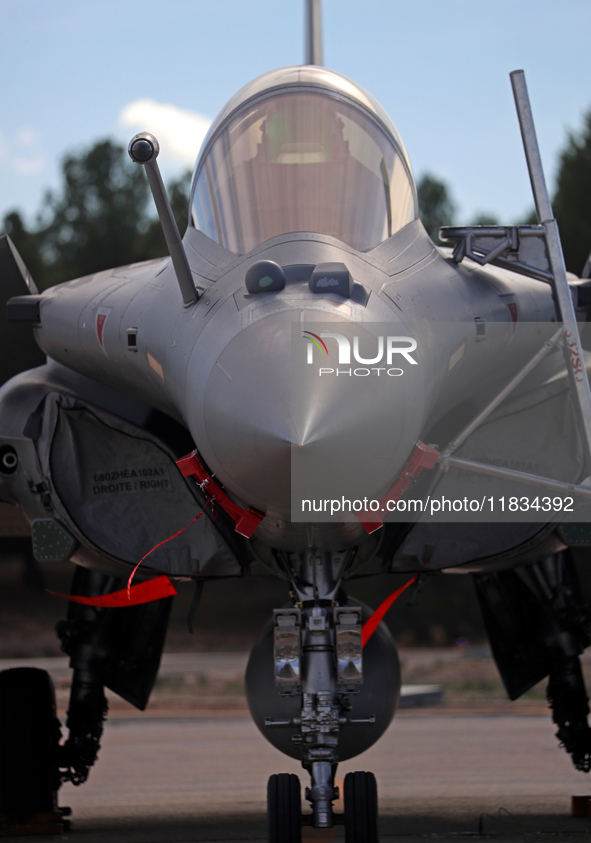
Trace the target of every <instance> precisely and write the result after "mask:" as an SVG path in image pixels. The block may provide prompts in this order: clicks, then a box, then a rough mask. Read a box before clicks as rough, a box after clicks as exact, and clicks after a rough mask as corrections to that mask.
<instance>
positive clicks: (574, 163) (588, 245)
mask: <svg viewBox="0 0 591 843" xmlns="http://www.w3.org/2000/svg"><path fill="white" fill-rule="evenodd" d="M552 205H553V210H554V215H555V217H556V220H557V221H558V226H559V229H560V239H561V240H562V248H563V250H564V259H565V263H566V268H567V269H568V270H570V271H571V272H575V273H577V274H580V272H581V271H582V269H583V266H584V264H585V261H586V259H587V256H588V255H589V252H590V251H591V111H589V112H588V113H587V115H586V116H585V118H584V125H583V129H582V131H581V132H579V133H578V134H573V133H570V134H569V136H568V141H567V144H566V147H565V148H564V150H563V151H562V153H561V155H560V164H559V169H558V178H557V183H556V193H555V195H554V200H553V203H552Z"/></svg>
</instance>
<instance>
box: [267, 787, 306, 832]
mask: <svg viewBox="0 0 591 843" xmlns="http://www.w3.org/2000/svg"><path fill="white" fill-rule="evenodd" d="M267 817H268V821H269V843H301V841H302V796H301V791H300V780H299V778H298V777H297V776H296V775H294V774H293V773H279V774H278V775H274V776H271V777H270V778H269V783H268V785H267Z"/></svg>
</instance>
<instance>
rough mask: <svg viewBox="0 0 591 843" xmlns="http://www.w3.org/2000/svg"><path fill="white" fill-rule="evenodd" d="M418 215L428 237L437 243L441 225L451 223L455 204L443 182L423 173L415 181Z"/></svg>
mask: <svg viewBox="0 0 591 843" xmlns="http://www.w3.org/2000/svg"><path fill="white" fill-rule="evenodd" d="M417 193H418V196H419V216H420V218H421V221H422V223H423V225H424V226H425V228H426V230H427V233H428V234H429V237H430V238H431V239H432V240H433V242H434V243H439V242H440V240H439V229H440V228H441V226H442V225H453V222H454V217H455V213H456V206H455V203H454V201H453V199H452V198H451V196H450V193H449V190H448V188H447V185H446V184H445V182H442V181H440V180H439V179H437V178H435V176H433V175H431V174H430V173H425V174H424V175H423V176H422V177H421V178H420V179H419V181H418V182H417Z"/></svg>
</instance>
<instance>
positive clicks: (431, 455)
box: [357, 442, 439, 534]
mask: <svg viewBox="0 0 591 843" xmlns="http://www.w3.org/2000/svg"><path fill="white" fill-rule="evenodd" d="M438 457H439V451H438V450H437V448H432V447H431V446H430V445H425V443H424V442H417V444H416V445H415V447H414V451H413V452H412V454H411V455H410V459H409V461H408V462H407V464H406V465H405V466H404V468H403V469H402V471H401V472H400V474H399V475H398V478H397V480H396V482H395V483H394V484H393V485H392V486H391V487H390V489H389V490H388V491H387V492H386V494H385V495H384V497H383V498H382V499H381V500H380V506H379V509H378V510H377V511H376V512H358V513H357V517H358V518H359V520H360V521H361V524H362V525H363V527H365V529H366V531H367V532H368V533H370V534H371V533H374V532H375V531H376V530H379V528H380V527H381V526H382V524H383V520H382V517H381V514H380V513H382V512H386V511H388V510H387V508H388V502H389V501H399V500H400V499H401V497H402V496H403V495H404V494H405V493H406V492H408V490H409V489H410V487H411V486H412V484H413V483H414V481H415V480H416V479H417V477H418V476H419V474H422V473H423V471H424V470H425V469H426V468H433V466H434V465H435V463H436V462H437V459H438Z"/></svg>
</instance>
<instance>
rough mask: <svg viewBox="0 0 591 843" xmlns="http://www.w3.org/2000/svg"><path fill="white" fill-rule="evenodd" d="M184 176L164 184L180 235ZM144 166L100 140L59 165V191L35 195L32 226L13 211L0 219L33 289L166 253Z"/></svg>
mask: <svg viewBox="0 0 591 843" xmlns="http://www.w3.org/2000/svg"><path fill="white" fill-rule="evenodd" d="M190 182H191V173H190V172H189V171H187V172H186V173H185V174H184V175H183V176H181V177H180V178H179V179H177V180H176V181H173V182H172V183H170V184H168V185H167V190H168V197H169V199H170V204H171V207H172V211H173V213H174V215H175V218H176V221H177V225H178V227H179V231H180V232H181V235H182V234H184V231H185V229H186V227H187V218H188V207H189V188H190ZM153 207H154V206H153V200H152V196H151V194H150V189H149V186H148V180H147V178H146V174H145V172H144V168H143V167H140V166H138V165H137V164H132V162H131V161H130V159H129V156H128V155H127V152H126V151H125V149H124V148H123V147H122V146H119V145H118V144H116V143H114V142H113V141H111V140H109V139H106V140H101V141H98V142H97V143H95V144H93V146H91V147H90V148H89V149H87V150H83V151H82V152H81V153H80V154H78V155H74V154H71V155H67V156H66V157H65V158H64V160H63V162H62V186H61V188H60V190H59V191H57V192H54V191H48V192H47V193H46V194H45V196H44V197H43V202H42V210H41V211H40V212H39V214H38V215H37V218H36V221H35V225H34V227H30V228H28V227H27V226H26V225H25V223H24V221H23V219H22V216H21V215H20V213H19V212H18V211H16V210H15V211H10V212H9V213H8V214H6V216H5V217H4V220H3V226H2V229H3V233H6V234H9V235H10V237H11V238H12V240H13V242H14V244H15V246H16V247H17V249H18V250H19V252H20V254H21V257H22V258H23V260H24V262H25V264H26V265H27V268H28V269H29V272H30V273H31V275H32V276H33V278H34V279H35V282H36V283H37V285H38V286H39V287H40V288H41V289H45V288H46V287H50V286H52V285H53V284H59V283H61V282H62V281H68V280H70V279H72V278H79V277H82V276H83V275H89V274H90V273H93V272H99V271H100V270H102V269H111V268H112V267H115V266H124V265H125V264H129V263H135V262H136V261H144V260H150V259H151V258H159V257H162V256H163V255H166V254H168V251H167V248H166V243H165V240H164V235H163V234H162V229H161V227H160V223H159V221H158V219H157V217H156V216H155V212H154V211H153Z"/></svg>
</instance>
